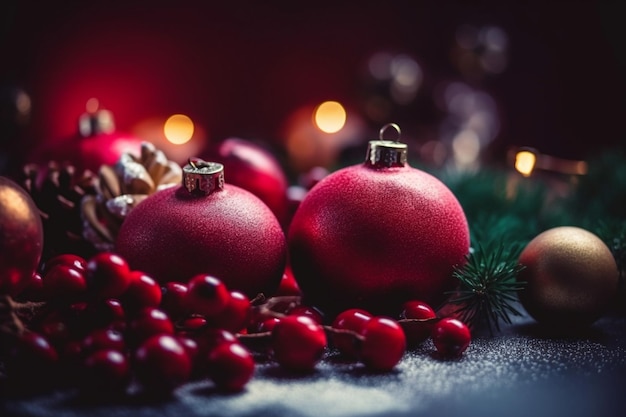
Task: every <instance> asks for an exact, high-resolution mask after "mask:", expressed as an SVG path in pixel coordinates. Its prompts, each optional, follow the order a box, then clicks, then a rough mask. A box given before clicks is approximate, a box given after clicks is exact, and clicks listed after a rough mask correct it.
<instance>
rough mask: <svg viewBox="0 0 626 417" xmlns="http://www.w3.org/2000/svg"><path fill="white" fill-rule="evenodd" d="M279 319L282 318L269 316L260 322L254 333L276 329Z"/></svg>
mask: <svg viewBox="0 0 626 417" xmlns="http://www.w3.org/2000/svg"><path fill="white" fill-rule="evenodd" d="M279 321H280V319H279V318H277V317H269V318H267V319H265V320H263V321H262V322H261V323H259V325H258V326H257V328H256V329H255V331H254V333H263V332H271V331H272V330H274V327H275V326H276V323H278V322H279Z"/></svg>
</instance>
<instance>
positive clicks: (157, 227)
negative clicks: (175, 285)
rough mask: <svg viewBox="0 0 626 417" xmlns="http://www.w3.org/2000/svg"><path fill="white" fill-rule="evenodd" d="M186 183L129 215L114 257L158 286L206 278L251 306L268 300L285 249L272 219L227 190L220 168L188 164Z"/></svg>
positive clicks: (257, 204)
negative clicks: (247, 300)
mask: <svg viewBox="0 0 626 417" xmlns="http://www.w3.org/2000/svg"><path fill="white" fill-rule="evenodd" d="M183 177H184V178H183V184H184V185H183V186H181V187H170V188H167V189H165V190H161V191H159V192H157V193H155V194H152V195H151V196H150V197H148V198H147V199H145V200H144V201H143V202H141V203H140V204H139V205H137V206H136V207H135V208H134V209H133V210H132V211H131V212H130V213H129V215H128V217H127V218H126V220H125V221H124V223H123V224H122V227H121V229H120V231H119V234H118V237H117V240H116V250H117V252H118V253H119V254H121V255H122V256H123V257H124V258H125V259H126V260H127V261H128V263H129V264H130V265H131V267H132V268H133V269H136V270H141V271H144V272H146V273H148V274H149V275H151V276H152V277H153V278H155V279H156V280H157V281H159V282H161V283H165V282H169V281H179V282H186V281H188V280H189V279H191V278H192V277H193V276H195V275H198V274H210V275H212V276H214V277H216V278H218V279H220V280H221V281H222V282H223V283H224V284H225V285H226V286H227V287H228V288H229V289H230V290H237V291H241V292H243V293H244V294H246V295H247V296H248V297H250V298H254V297H255V296H256V295H258V293H261V292H262V293H265V294H273V293H274V292H275V291H276V289H277V288H278V284H279V282H280V280H281V277H282V274H283V270H284V267H285V258H286V252H287V249H286V242H285V235H284V233H283V231H282V229H281V226H280V224H279V222H278V220H277V219H276V217H275V216H274V214H273V213H272V211H271V210H270V209H269V208H268V207H267V206H266V205H265V204H263V202H262V201H261V200H259V199H258V198H257V197H255V196H254V195H253V194H251V193H250V192H248V191H246V190H244V189H242V188H239V187H236V186H233V185H230V184H224V173H223V166H222V165H221V164H218V163H210V162H204V161H200V160H197V161H195V162H193V161H190V163H189V164H188V165H186V166H185V167H184V168H183Z"/></svg>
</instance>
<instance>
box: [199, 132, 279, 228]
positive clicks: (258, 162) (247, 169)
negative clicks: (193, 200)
mask: <svg viewBox="0 0 626 417" xmlns="http://www.w3.org/2000/svg"><path fill="white" fill-rule="evenodd" d="M207 159H210V160H211V161H215V162H219V163H221V164H222V165H224V169H226V171H228V183H229V184H232V185H236V186H238V187H241V188H243V189H244V190H248V191H250V192H251V193H252V194H254V195H256V196H257V197H259V198H260V199H261V200H262V201H263V202H264V203H265V204H267V206H268V207H269V208H270V209H271V210H272V212H273V213H274V214H275V215H276V217H277V218H278V220H279V221H280V222H281V223H284V222H285V221H286V218H287V213H288V208H289V204H288V200H287V187H288V185H289V184H288V181H287V176H286V175H285V172H284V171H283V169H282V167H281V165H280V163H279V162H278V160H277V159H276V157H275V156H274V155H273V154H272V153H271V152H269V151H268V150H267V149H266V148H264V147H263V146H261V145H259V144H257V143H254V142H252V141H249V140H245V139H240V138H228V139H225V140H223V141H221V142H219V143H218V144H217V145H216V146H214V147H212V148H211V149H210V150H209V157H208V158H207Z"/></svg>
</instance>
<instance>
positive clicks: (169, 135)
mask: <svg viewBox="0 0 626 417" xmlns="http://www.w3.org/2000/svg"><path fill="white" fill-rule="evenodd" d="M193 131H194V125H193V122H192V121H191V119H190V118H189V117H188V116H185V115H184V114H174V115H172V116H170V117H169V118H168V119H167V120H166V121H165V124H164V125H163V133H164V134H165V138H166V139H167V140H168V142H170V143H173V144H175V145H182V144H183V143H187V142H189V141H190V140H191V138H192V136H193Z"/></svg>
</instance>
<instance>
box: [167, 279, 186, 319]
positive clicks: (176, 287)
mask: <svg viewBox="0 0 626 417" xmlns="http://www.w3.org/2000/svg"><path fill="white" fill-rule="evenodd" d="M188 290H189V289H188V288H187V284H183V283H182V282H175V281H171V282H168V283H166V284H165V286H163V287H162V288H161V294H162V297H161V309H162V310H163V311H165V312H166V313H167V314H169V316H170V317H173V318H178V317H181V316H184V315H185V314H187V313H188V312H189V307H188V306H187V303H186V299H187V292H188Z"/></svg>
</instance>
